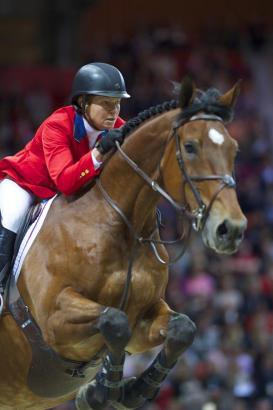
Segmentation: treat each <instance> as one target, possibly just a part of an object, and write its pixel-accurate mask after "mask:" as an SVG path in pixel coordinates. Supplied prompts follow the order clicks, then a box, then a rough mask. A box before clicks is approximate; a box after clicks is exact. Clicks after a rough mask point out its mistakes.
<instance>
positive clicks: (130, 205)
mask: <svg viewBox="0 0 273 410" xmlns="http://www.w3.org/2000/svg"><path fill="white" fill-rule="evenodd" d="M176 111H177V110H172V111H170V112H167V113H164V114H162V115H160V116H159V117H156V118H153V119H151V120H149V121H147V122H146V123H144V124H143V125H142V126H140V127H139V128H138V129H136V130H135V131H134V132H133V133H132V134H131V135H130V136H129V137H128V138H127V140H126V141H125V143H124V144H123V146H122V148H123V150H124V152H125V153H126V154H127V155H128V156H129V157H130V158H131V159H132V160H133V161H134V162H135V163H136V164H137V165H138V166H139V168H140V169H141V170H143V171H144V172H145V173H146V174H147V175H149V176H150V177H151V178H153V179H154V178H157V177H158V176H159V165H160V161H161V159H162V156H163V154H164V149H165V146H166V142H167V139H168V137H169V135H170V132H171V124H172V120H173V118H174V116H175V115H176ZM101 182H102V185H103V187H104V188H105V189H106V191H107V193H108V194H109V195H110V196H111V198H112V199H113V200H114V201H115V202H116V203H117V204H118V206H119V207H120V208H121V209H122V210H123V212H124V213H125V214H126V216H127V217H128V218H129V220H130V221H131V223H132V224H133V225H134V226H135V227H136V228H137V229H138V232H141V231H142V230H143V229H144V230H145V229H147V230H150V225H151V223H152V222H151V221H152V220H153V219H154V217H155V212H154V208H155V205H156V203H157V201H158V199H159V197H158V195H157V194H156V193H155V192H154V191H153V190H152V189H151V188H150V187H149V186H148V185H147V183H146V182H145V181H144V180H143V179H142V178H141V177H139V176H138V175H137V174H136V172H135V171H134V170H133V169H132V168H131V167H130V166H129V165H128V164H127V162H126V161H125V160H124V159H123V158H122V157H121V155H120V154H119V153H118V152H117V153H116V154H115V155H114V156H113V157H112V158H111V160H110V161H109V163H108V164H107V166H106V167H105V169H104V171H103V173H102V175H101ZM142 233H143V232H142Z"/></svg>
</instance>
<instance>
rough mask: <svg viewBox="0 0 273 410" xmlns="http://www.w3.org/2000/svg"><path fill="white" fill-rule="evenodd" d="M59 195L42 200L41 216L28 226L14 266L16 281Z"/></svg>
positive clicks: (13, 273)
mask: <svg viewBox="0 0 273 410" xmlns="http://www.w3.org/2000/svg"><path fill="white" fill-rule="evenodd" d="M56 196H57V195H55V196H54V197H53V198H50V199H49V200H46V201H42V202H41V207H42V208H41V211H40V213H39V216H38V217H37V219H35V221H34V222H33V223H32V224H31V225H30V227H29V228H28V230H27V232H26V234H25V236H24V238H23V240H22V242H21V245H20V247H19V251H18V253H17V256H16V258H15V261H14V264H13V267H12V276H13V277H15V281H16V282H17V280H18V278H19V275H20V271H21V268H22V265H23V262H24V260H25V257H26V255H27V253H28V251H29V249H30V247H31V245H32V244H33V242H34V240H35V238H36V236H37V235H38V233H39V231H40V229H41V227H42V226H43V223H44V221H45V218H46V216H47V213H48V211H49V209H50V207H51V205H52V203H53V201H54V199H55V198H56Z"/></svg>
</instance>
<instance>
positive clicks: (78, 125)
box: [74, 112, 86, 142]
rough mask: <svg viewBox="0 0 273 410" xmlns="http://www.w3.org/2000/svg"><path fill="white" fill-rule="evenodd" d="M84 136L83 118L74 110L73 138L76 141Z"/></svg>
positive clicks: (79, 140)
mask: <svg viewBox="0 0 273 410" xmlns="http://www.w3.org/2000/svg"><path fill="white" fill-rule="evenodd" d="M85 136H86V129H85V126H84V122H83V118H82V116H81V115H80V114H78V113H77V112H76V115H75V119H74V138H75V140H76V141H78V142H81V141H82V139H83V138H84V137H85Z"/></svg>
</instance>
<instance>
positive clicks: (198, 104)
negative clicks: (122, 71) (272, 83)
mask: <svg viewBox="0 0 273 410" xmlns="http://www.w3.org/2000/svg"><path fill="white" fill-rule="evenodd" d="M220 96H221V93H220V92H219V91H218V90H217V89H216V88H209V89H208V90H206V91H202V90H197V95H196V96H195V98H194V100H193V102H192V103H191V104H190V105H189V106H188V107H186V108H184V109H183V111H181V113H179V115H178V117H177V123H178V124H179V123H180V122H182V121H185V120H188V119H190V118H191V117H192V116H193V115H195V114H197V113H198V112H200V111H203V112H205V113H206V114H214V115H218V116H219V117H220V118H222V120H223V121H225V122H229V121H231V120H232V118H233V110H232V109H231V108H230V107H227V106H225V105H223V104H221V103H220V102H219V101H218V99H219V97H220ZM178 107H179V101H178V100H170V101H165V102H163V103H162V104H158V105H156V106H153V107H150V108H148V109H146V110H144V111H141V112H140V113H139V114H138V115H137V116H136V117H134V118H132V119H130V120H129V121H128V122H127V123H126V124H125V125H124V126H123V127H122V131H123V136H124V137H126V136H127V135H128V134H130V133H131V132H132V131H133V130H134V129H136V128H137V127H138V126H140V125H141V124H142V123H143V122H144V121H146V120H148V119H149V118H152V117H154V116H156V115H158V114H162V113H163V112H166V111H170V110H172V109H175V108H178Z"/></svg>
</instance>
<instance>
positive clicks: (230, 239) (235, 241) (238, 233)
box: [215, 218, 247, 253]
mask: <svg viewBox="0 0 273 410" xmlns="http://www.w3.org/2000/svg"><path fill="white" fill-rule="evenodd" d="M246 227H247V220H246V218H243V219H225V220H224V221H223V222H221V223H220V224H219V225H218V226H217V228H216V238H215V245H216V248H217V250H218V252H223V253H233V252H235V251H236V250H237V249H238V247H239V245H240V243H241V242H242V240H243V237H244V232H245V230H246Z"/></svg>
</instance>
